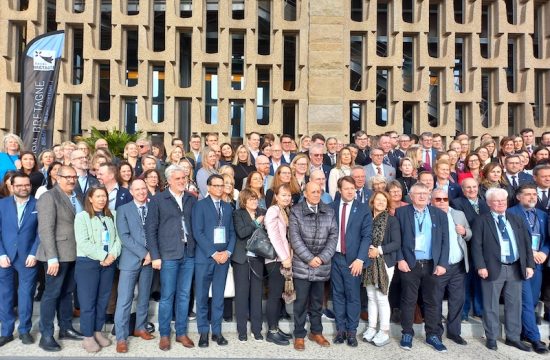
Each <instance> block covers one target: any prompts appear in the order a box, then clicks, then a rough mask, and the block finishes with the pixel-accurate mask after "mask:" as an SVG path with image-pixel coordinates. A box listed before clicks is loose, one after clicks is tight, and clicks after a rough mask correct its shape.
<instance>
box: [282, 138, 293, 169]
mask: <svg viewBox="0 0 550 360" xmlns="http://www.w3.org/2000/svg"><path fill="white" fill-rule="evenodd" d="M281 147H282V148H283V160H284V161H285V164H290V162H291V161H292V159H294V156H296V154H295V153H293V152H291V148H292V136H290V135H288V134H283V135H281Z"/></svg>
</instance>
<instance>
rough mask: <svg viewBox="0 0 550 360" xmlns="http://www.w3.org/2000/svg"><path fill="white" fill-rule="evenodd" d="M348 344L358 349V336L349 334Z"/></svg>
mask: <svg viewBox="0 0 550 360" xmlns="http://www.w3.org/2000/svg"><path fill="white" fill-rule="evenodd" d="M346 344H347V345H348V346H351V347H357V335H356V334H347V335H346Z"/></svg>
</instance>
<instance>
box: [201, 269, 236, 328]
mask: <svg viewBox="0 0 550 360" xmlns="http://www.w3.org/2000/svg"><path fill="white" fill-rule="evenodd" d="M228 268H229V261H226V262H225V264H222V265H219V264H217V263H215V262H214V260H211V261H209V262H207V263H195V296H196V299H197V329H198V330H199V333H201V334H207V333H208V332H209V330H210V327H212V334H214V335H220V334H221V332H222V315H223V304H224V297H223V293H224V291H225V279H226V277H227V270H228ZM210 284H212V312H211V313H212V315H211V319H210V321H208V290H209V288H210Z"/></svg>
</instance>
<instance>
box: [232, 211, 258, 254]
mask: <svg viewBox="0 0 550 360" xmlns="http://www.w3.org/2000/svg"><path fill="white" fill-rule="evenodd" d="M265 213H266V210H264V209H262V208H258V209H257V210H256V214H257V216H262V215H265ZM233 225H234V226H235V234H236V236H237V240H236V242H235V251H233V254H232V255H231V260H232V261H234V262H236V263H238V264H244V263H245V262H246V261H247V256H246V242H247V241H248V239H250V237H251V236H252V233H253V232H254V231H255V230H256V229H257V226H256V224H254V221H253V220H252V218H251V217H250V214H249V213H248V211H246V209H238V210H235V211H234V212H233Z"/></svg>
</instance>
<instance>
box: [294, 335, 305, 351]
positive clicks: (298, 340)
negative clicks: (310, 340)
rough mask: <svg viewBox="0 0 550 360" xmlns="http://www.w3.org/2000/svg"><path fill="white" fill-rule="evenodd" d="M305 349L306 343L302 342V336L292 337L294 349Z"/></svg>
mask: <svg viewBox="0 0 550 360" xmlns="http://www.w3.org/2000/svg"><path fill="white" fill-rule="evenodd" d="M305 349H306V345H305V343H304V338H295V339H294V350H298V351H304V350H305Z"/></svg>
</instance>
